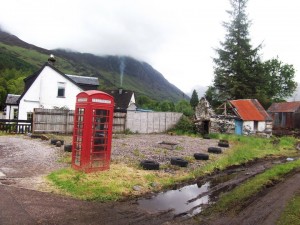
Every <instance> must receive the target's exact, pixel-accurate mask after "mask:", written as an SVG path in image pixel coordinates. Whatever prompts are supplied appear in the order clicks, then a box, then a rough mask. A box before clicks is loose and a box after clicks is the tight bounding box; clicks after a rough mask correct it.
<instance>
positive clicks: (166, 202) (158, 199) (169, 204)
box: [138, 182, 210, 216]
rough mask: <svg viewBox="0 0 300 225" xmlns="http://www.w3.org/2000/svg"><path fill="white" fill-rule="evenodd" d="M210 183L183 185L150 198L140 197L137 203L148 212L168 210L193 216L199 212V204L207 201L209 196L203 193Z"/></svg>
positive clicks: (201, 204) (176, 213)
mask: <svg viewBox="0 0 300 225" xmlns="http://www.w3.org/2000/svg"><path fill="white" fill-rule="evenodd" d="M209 187H210V183H209V182H206V183H205V184H203V185H201V186H198V185H197V184H193V185H189V186H185V187H183V188H181V189H178V190H170V191H167V192H163V193H160V194H158V195H156V196H154V197H152V198H150V199H141V200H139V201H138V204H139V206H140V207H141V208H143V209H145V210H147V211H149V212H150V213H158V212H163V211H170V210H172V213H174V214H175V215H188V216H194V215H196V214H198V213H200V212H201V206H203V205H205V204H208V203H209V196H208V195H204V196H203V197H200V198H199V196H200V195H201V194H204V193H206V192H207V191H208V190H209Z"/></svg>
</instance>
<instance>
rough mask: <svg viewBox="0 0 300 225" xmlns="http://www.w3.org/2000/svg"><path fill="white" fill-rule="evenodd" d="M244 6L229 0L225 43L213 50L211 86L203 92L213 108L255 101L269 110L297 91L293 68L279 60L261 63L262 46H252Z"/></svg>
mask: <svg viewBox="0 0 300 225" xmlns="http://www.w3.org/2000/svg"><path fill="white" fill-rule="evenodd" d="M247 2H248V0H230V3H231V6H232V10H230V11H227V12H228V14H229V15H230V20H229V22H225V23H224V24H223V25H224V27H225V29H226V36H225V41H224V42H220V45H221V47H220V48H218V49H216V52H217V57H216V58H214V63H215V67H214V75H215V77H214V83H213V86H211V87H209V89H208V91H207V92H206V97H207V99H208V100H210V101H212V102H213V103H214V104H213V105H216V104H220V103H222V102H224V101H225V100H227V99H245V98H256V99H258V100H259V101H260V102H261V103H262V104H263V105H264V106H265V107H268V105H270V104H271V102H274V101H282V100H283V99H284V98H286V97H289V96H291V95H292V94H293V92H294V91H295V89H296V87H297V83H296V82H295V81H294V80H293V79H294V76H295V70H294V68H293V65H288V64H283V63H282V62H281V61H280V60H279V59H278V58H275V59H272V60H268V61H266V62H262V61H261V59H260V56H259V50H260V49H261V45H259V46H257V47H255V48H254V47H253V46H252V45H251V43H250V42H251V40H250V37H249V26H250V21H249V20H248V17H247V14H246V6H247Z"/></svg>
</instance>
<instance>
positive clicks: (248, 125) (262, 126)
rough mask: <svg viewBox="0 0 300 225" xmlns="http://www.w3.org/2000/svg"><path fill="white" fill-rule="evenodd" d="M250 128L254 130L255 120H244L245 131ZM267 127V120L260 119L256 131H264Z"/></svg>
mask: <svg viewBox="0 0 300 225" xmlns="http://www.w3.org/2000/svg"><path fill="white" fill-rule="evenodd" d="M248 129H250V131H251V132H254V121H244V122H243V133H245V132H246V130H248ZM265 129H266V122H265V121H258V125H257V130H256V132H257V131H258V132H263V131H265Z"/></svg>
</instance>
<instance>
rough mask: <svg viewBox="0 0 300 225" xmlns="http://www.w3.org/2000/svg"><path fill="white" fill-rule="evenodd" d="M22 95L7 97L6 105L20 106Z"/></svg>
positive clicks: (9, 95)
mask: <svg viewBox="0 0 300 225" xmlns="http://www.w3.org/2000/svg"><path fill="white" fill-rule="evenodd" d="M20 96H21V95H14V94H8V95H7V97H6V101H5V104H6V105H18V99H19V98H20Z"/></svg>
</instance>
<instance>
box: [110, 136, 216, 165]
mask: <svg viewBox="0 0 300 225" xmlns="http://www.w3.org/2000/svg"><path fill="white" fill-rule="evenodd" d="M161 142H167V143H177V144H178V145H177V146H176V147H175V148H174V149H173V150H172V149H168V148H166V147H165V146H166V145H159V143H161ZM217 144H218V140H213V139H202V138H199V137H198V138H195V137H188V136H177V135H168V134H137V135H126V136H121V137H120V138H118V136H116V137H115V138H114V139H113V144H112V145H113V150H112V160H115V161H123V162H126V163H132V162H133V163H134V162H139V161H140V160H143V159H149V160H155V161H158V162H159V163H161V164H162V165H164V164H167V163H169V162H170V158H171V157H183V158H187V159H188V158H193V155H194V153H207V148H208V147H211V146H217ZM200 163H201V162H200V161H199V162H197V161H194V162H193V165H192V166H198V165H199V164H200Z"/></svg>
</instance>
